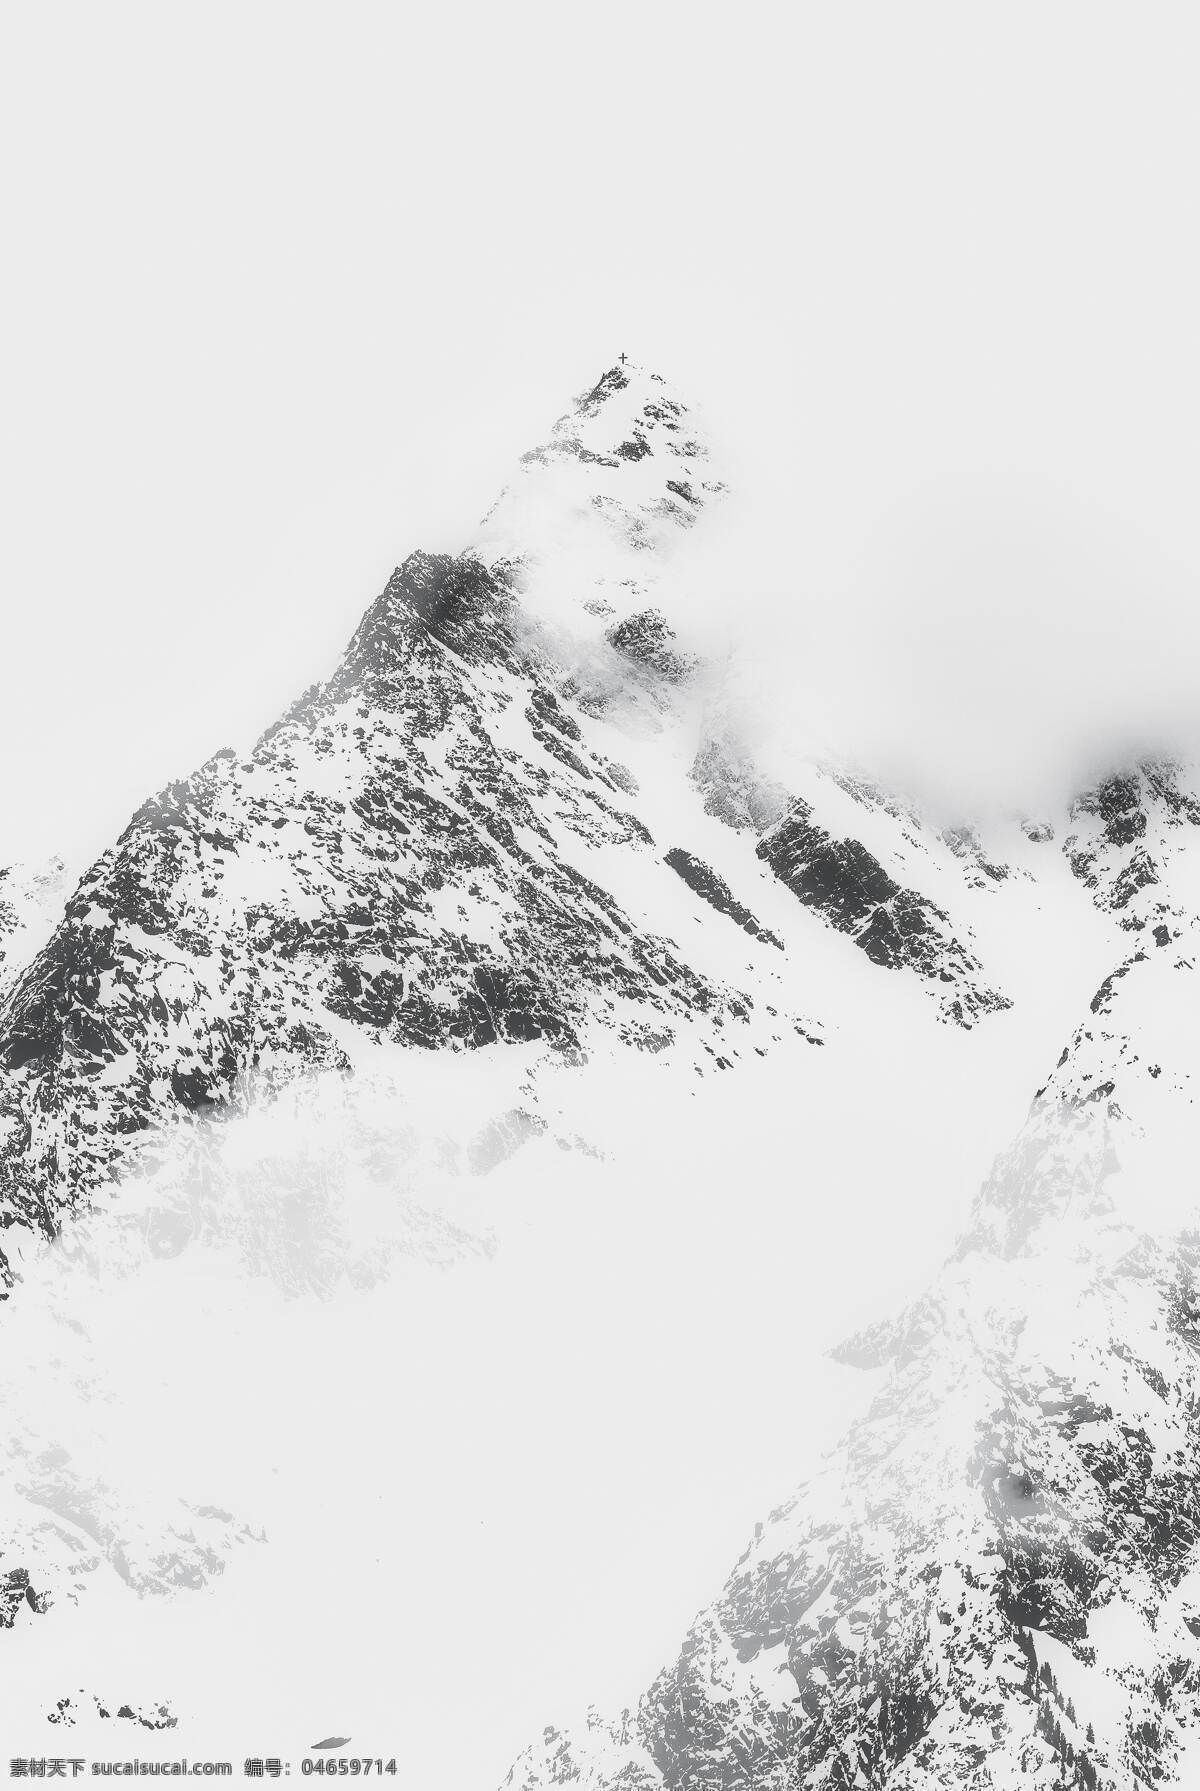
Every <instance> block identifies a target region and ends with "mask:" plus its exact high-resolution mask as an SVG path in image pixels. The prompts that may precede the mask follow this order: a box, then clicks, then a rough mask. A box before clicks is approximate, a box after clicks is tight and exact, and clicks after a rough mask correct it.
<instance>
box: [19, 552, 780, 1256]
mask: <svg viewBox="0 0 1200 1791" xmlns="http://www.w3.org/2000/svg"><path fill="white" fill-rule="evenodd" d="M514 608H515V604H514V598H513V595H512V593H511V591H510V590H509V589H508V587H507V586H506V585H505V583H504V582H503V580H502V579H501V578H500V577H499V576H498V575H497V574H496V573H494V572H490V571H488V570H487V569H486V568H485V567H483V566H482V565H480V564H479V562H477V561H475V560H472V559H462V560H457V561H456V560H450V559H447V558H432V557H429V556H426V555H421V554H416V555H413V556H412V557H411V558H410V559H409V560H408V561H407V562H406V563H405V565H404V566H403V567H402V568H401V569H400V570H399V571H398V572H397V573H396V575H395V576H394V578H393V579H392V580H391V582H390V583H389V585H388V587H387V589H386V591H385V592H384V593H383V595H382V596H381V597H380V598H379V600H378V601H377V602H376V603H375V604H374V605H373V606H372V608H371V609H370V610H369V611H368V612H367V615H366V617H365V618H364V620H363V623H362V625H361V626H360V628H359V630H358V632H357V633H356V635H355V637H354V639H353V640H352V642H351V643H350V646H349V648H348V649H347V652H346V654H345V656H344V658H343V660H342V663H341V665H340V666H339V667H338V669H337V671H336V672H335V674H334V676H333V677H332V678H331V679H330V680H329V682H328V683H327V684H326V685H324V686H322V687H320V688H319V689H316V690H313V691H310V692H308V693H307V694H306V695H305V697H303V698H302V699H301V700H300V701H299V702H298V703H297V704H295V705H294V706H293V707H292V709H291V710H289V711H288V713H287V714H286V715H285V716H284V717H283V719H282V720H281V721H280V722H279V723H278V724H277V725H276V726H275V727H274V728H272V729H271V730H270V731H269V732H268V733H267V734H266V735H265V736H264V737H263V739H262V740H261V741H260V742H259V744H258V746H257V747H256V749H255V750H254V752H253V753H252V754H251V755H250V757H249V758H247V759H245V760H239V759H238V758H237V757H235V755H234V754H232V753H231V752H226V753H222V754H218V755H217V756H216V757H215V758H214V759H212V760H211V761H210V762H209V763H208V764H207V765H206V766H204V767H203V768H202V770H201V771H200V772H198V773H197V774H196V775H195V776H194V777H192V778H189V779H187V780H186V781H185V782H183V783H180V784H177V785H174V786H172V787H171V788H170V789H168V790H166V791H164V792H163V793H162V795H161V796H159V797H158V798H157V799H155V800H154V801H152V802H150V803H147V804H146V806H145V807H144V808H143V809H142V810H141V811H140V812H139V813H138V814H137V815H136V816H135V817H134V819H133V821H132V822H131V823H130V826H129V827H128V828H127V829H126V832H125V833H124V834H123V836H122V837H121V839H120V840H119V841H118V843H117V845H116V846H115V848H114V849H113V850H112V851H111V852H110V853H108V854H106V855H105V856H104V858H102V859H101V860H100V861H99V862H98V863H97V864H96V865H95V866H93V868H92V869H91V871H90V872H89V873H88V874H87V876H86V877H85V878H84V879H83V882H82V883H81V884H80V887H79V889H78V890H77V891H76V892H75V894H74V895H73V896H72V898H71V900H70V902H69V903H68V904H67V909H66V914H65V917H64V919H63V921H62V923H61V925H60V926H59V927H58V929H57V930H56V932H55V933H54V935H53V936H52V938H51V939H50V941H49V942H48V944H47V945H46V946H45V948H44V949H43V950H42V952H41V953H40V955H39V956H38V958H37V959H36V960H35V962H34V963H33V964H32V965H31V966H30V968H29V969H28V970H27V971H26V973H25V975H24V976H23V977H22V978H21V979H20V980H19V982H18V984H17V986H16V988H15V989H14V991H13V992H12V994H11V996H10V999H9V1001H8V1003H7V1005H6V1008H5V1010H4V1014H3V1019H2V1022H0V1053H2V1056H3V1061H4V1063H5V1065H6V1066H7V1072H8V1074H7V1078H6V1082H5V1085H4V1089H3V1113H4V1118H5V1121H6V1128H7V1129H6V1136H5V1139H4V1144H3V1147H2V1148H3V1156H2V1157H0V1165H2V1173H3V1178H4V1179H3V1184H2V1186H3V1192H4V1209H5V1212H6V1214H7V1216H8V1219H9V1221H10V1222H11V1221H12V1220H13V1219H18V1220H20V1221H22V1222H24V1223H25V1224H27V1225H31V1226H32V1225H38V1226H41V1227H42V1228H44V1229H46V1230H51V1229H53V1227H54V1225H55V1223H56V1221H57V1218H58V1215H59V1214H60V1213H61V1212H62V1211H63V1210H64V1209H65V1208H68V1207H71V1206H74V1205H78V1204H80V1203H81V1202H86V1201H88V1200H89V1199H91V1198H92V1197H93V1196H94V1194H95V1192H96V1191H97V1189H98V1188H99V1187H101V1186H102V1185H104V1183H105V1182H106V1181H108V1180H109V1179H111V1178H112V1176H113V1175H114V1174H116V1173H117V1172H118V1171H119V1170H120V1169H121V1168H122V1167H123V1166H125V1165H127V1163H128V1162H129V1160H130V1158H131V1156H133V1155H136V1153H137V1150H138V1148H139V1143H140V1141H141V1140H142V1139H143V1138H144V1137H145V1135H146V1134H148V1133H150V1132H151V1130H152V1129H154V1128H160V1127H162V1126H164V1125H167V1126H169V1125H171V1124H172V1123H173V1122H175V1121H176V1120H178V1119H179V1118H180V1116H183V1117H185V1118H186V1117H188V1116H195V1115H204V1114H207V1113H210V1112H212V1111H214V1110H215V1109H218V1108H220V1107H222V1106H224V1105H226V1104H228V1103H229V1102H231V1101H233V1100H235V1099H236V1098H237V1096H238V1094H239V1090H244V1089H245V1087H246V1085H247V1083H248V1081H249V1080H250V1079H254V1080H255V1081H256V1083H257V1084H258V1085H260V1086H265V1087H267V1088H269V1087H271V1086H272V1085H278V1084H279V1083H281V1082H284V1081H287V1080H288V1079H290V1078H291V1077H292V1076H294V1075H295V1074H297V1073H299V1072H300V1071H301V1070H302V1069H305V1068H311V1067H314V1066H315V1067H339V1066H340V1067H348V1066H349V1064H350V1062H351V1060H352V1058H353V1055H354V1051H355V1049H356V1041H358V1040H361V1039H362V1037H363V1036H364V1035H365V1036H366V1037H367V1038H368V1039H369V1038H372V1037H383V1038H386V1039H388V1040H390V1041H392V1042H393V1043H398V1044H406V1045H410V1046H413V1047H419V1048H425V1049H434V1048H451V1049H457V1048H471V1047H479V1046H485V1045H489V1044H494V1043H497V1042H501V1043H502V1042H526V1043H528V1042H531V1041H541V1042H543V1043H544V1044H545V1045H546V1046H547V1047H549V1048H553V1049H555V1050H557V1051H559V1052H565V1053H578V1052H579V1051H580V1050H581V1048H582V1046H583V1043H584V1040H585V1034H586V1032H587V1029H588V1028H589V1027H594V1026H596V1025H600V1026H602V1027H603V1029H604V1030H605V1032H606V1034H609V1035H612V1036H615V1037H617V1038H620V1039H622V1040H624V1041H626V1042H628V1043H630V1044H632V1045H635V1046H641V1047H642V1048H648V1049H660V1048H662V1046H663V1045H664V1044H666V1043H668V1042H669V1041H670V1040H671V1039H672V1037H673V1036H674V1035H675V1033H676V1031H677V1029H678V1028H679V1026H680V1025H681V1024H682V1025H684V1026H685V1027H686V1026H687V1025H689V1024H690V1023H692V1022H693V1021H698V1022H700V1023H701V1025H702V1027H703V1029H704V1031H705V1033H706V1035H709V1048H710V1049H711V1040H712V1039H721V1038H723V1036H724V1034H725V1033H726V1032H727V1031H732V1033H734V1034H736V1033H738V1032H739V1031H741V1030H743V1029H744V1027H745V1025H746V1023H747V1022H748V1020H749V1018H750V1009H751V1006H752V1005H753V1003H752V1001H751V1000H749V999H748V998H747V997H746V996H745V995H743V994H741V993H739V992H738V991H736V990H726V989H720V988H717V987H715V986H714V985H713V984H712V982H711V981H710V980H709V979H707V978H706V977H704V976H703V975H701V974H699V973H697V972H696V971H695V970H694V969H692V968H691V967H690V966H689V964H688V963H687V962H686V961H685V960H684V959H683V957H682V956H681V955H680V953H679V952H678V950H677V949H676V947H675V946H674V945H673V943H672V942H670V941H668V940H666V939H664V938H661V937H658V936H656V935H654V934H653V933H651V932H648V931H647V930H646V929H645V928H644V927H642V926H639V925H638V924H637V923H636V922H635V921H634V920H633V919H632V918H631V917H630V916H629V915H628V914H627V913H626V912H625V911H624V910H623V908H622V906H621V904H620V903H619V901H618V900H617V899H616V898H615V897H614V896H613V895H612V894H611V893H610V892H609V890H608V889H606V888H605V887H604V886H603V885H602V883H601V882H600V881H599V880H598V879H597V878H596V877H595V876H593V875H591V874H589V870H588V868H587V867H588V865H589V863H590V861H592V860H593V859H597V860H598V858H599V856H600V855H601V854H602V853H604V852H605V851H614V850H615V851H618V852H620V853H624V854H628V853H632V854H641V853H646V854H647V855H648V856H649V857H650V858H651V861H652V862H657V857H656V855H655V847H654V841H653V838H652V836H651V834H650V831H649V829H648V828H647V827H646V826H645V824H644V823H643V822H642V821H641V820H640V819H639V818H638V817H637V816H636V815H635V814H634V813H632V812H631V810H630V807H629V806H628V804H629V800H630V797H629V788H628V786H629V779H628V777H627V776H622V775H621V773H620V772H619V771H617V769H616V768H615V767H614V766H613V765H611V764H610V763H609V762H608V761H607V760H606V759H605V758H604V756H603V755H602V754H600V753H598V752H596V751H595V750H591V749H589V748H587V747H586V746H585V745H584V744H583V742H582V739H581V730H580V725H579V722H578V721H577V720H576V719H575V718H574V717H573V715H572V714H571V712H570V710H569V708H568V707H567V706H565V705H564V703H563V702H562V701H560V700H559V698H558V697H556V695H555V694H554V692H553V691H552V690H550V689H549V688H547V687H546V685H545V684H544V682H543V681H542V676H541V668H540V667H539V666H538V665H537V664H536V663H535V662H534V661H533V660H532V659H531V658H530V657H529V655H528V654H527V653H525V652H524V651H523V650H522V649H520V648H519V647H518V645H517V643H516V638H515V635H514ZM662 874H663V875H665V874H666V873H665V871H664V872H663V873H662ZM729 1049H730V1050H732V1051H734V1052H736V1049H737V1044H736V1039H734V1041H733V1042H732V1044H731V1045H730V1047H729Z"/></svg>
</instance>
